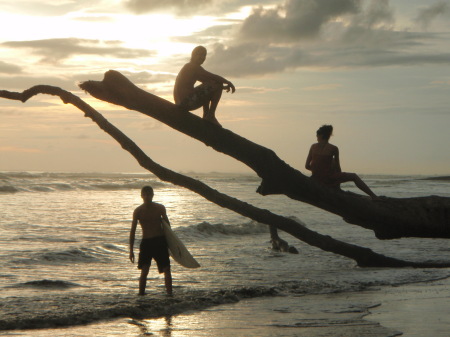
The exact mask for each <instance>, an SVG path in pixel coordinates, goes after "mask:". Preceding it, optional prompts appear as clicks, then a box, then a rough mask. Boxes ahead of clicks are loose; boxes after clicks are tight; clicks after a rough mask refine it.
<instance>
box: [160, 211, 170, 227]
mask: <svg viewBox="0 0 450 337" xmlns="http://www.w3.org/2000/svg"><path fill="white" fill-rule="evenodd" d="M161 217H162V218H163V219H164V220H165V221H166V222H167V223H168V224H169V227H171V225H170V221H169V217H168V216H167V212H166V208H165V207H164V206H162V209H161Z"/></svg>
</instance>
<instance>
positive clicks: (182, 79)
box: [173, 46, 236, 126]
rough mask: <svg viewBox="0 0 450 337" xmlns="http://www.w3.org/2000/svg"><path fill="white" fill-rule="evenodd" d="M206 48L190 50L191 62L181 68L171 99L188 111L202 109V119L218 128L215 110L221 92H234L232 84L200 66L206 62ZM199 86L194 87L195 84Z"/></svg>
mask: <svg viewBox="0 0 450 337" xmlns="http://www.w3.org/2000/svg"><path fill="white" fill-rule="evenodd" d="M206 54H207V51H206V48H205V47H203V46H197V47H195V48H194V50H192V54H191V60H190V61H189V63H186V64H185V65H184V66H183V68H181V70H180V72H179V73H178V76H177V78H176V80H175V86H174V89H173V98H174V100H175V104H176V105H179V106H181V107H183V108H185V109H187V110H188V111H192V110H196V109H198V108H200V107H203V119H205V120H207V121H209V122H211V123H214V124H216V125H219V126H220V123H219V121H218V120H217V118H216V108H217V105H218V104H219V101H220V98H221V97H222V90H226V91H227V92H229V91H230V90H231V92H232V93H234V92H235V91H236V88H235V87H234V85H233V83H231V82H230V81H228V80H227V79H225V78H223V77H222V76H219V75H216V74H213V73H210V72H208V71H206V70H205V69H203V67H202V66H201V65H202V64H203V62H205V60H206ZM197 81H198V82H201V84H200V85H198V86H196V87H194V85H195V83H196V82H197Z"/></svg>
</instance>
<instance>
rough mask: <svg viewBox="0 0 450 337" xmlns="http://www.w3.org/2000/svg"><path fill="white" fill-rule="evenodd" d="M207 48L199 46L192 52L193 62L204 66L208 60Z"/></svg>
mask: <svg viewBox="0 0 450 337" xmlns="http://www.w3.org/2000/svg"><path fill="white" fill-rule="evenodd" d="M206 53H207V52H206V48H205V47H203V46H197V47H195V48H194V49H193V50H192V54H191V61H192V62H194V63H197V64H202V63H203V62H205V60H206Z"/></svg>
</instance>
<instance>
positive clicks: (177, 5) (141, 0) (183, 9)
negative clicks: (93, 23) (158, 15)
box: [123, 0, 273, 17]
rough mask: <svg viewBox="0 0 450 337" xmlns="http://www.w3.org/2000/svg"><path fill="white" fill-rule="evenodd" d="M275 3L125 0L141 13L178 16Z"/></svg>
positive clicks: (260, 0) (221, 12)
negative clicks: (167, 13) (164, 13)
mask: <svg viewBox="0 0 450 337" xmlns="http://www.w3.org/2000/svg"><path fill="white" fill-rule="evenodd" d="M265 4H269V5H270V4H273V0H123V5H124V7H125V8H127V9H128V10H130V11H131V12H132V13H134V14H137V15H140V14H145V13H151V12H170V13H173V14H176V15H178V16H194V15H216V16H222V17H223V16H225V15H226V14H228V13H235V12H237V11H239V10H240V9H241V8H242V7H245V6H254V5H258V6H262V5H265Z"/></svg>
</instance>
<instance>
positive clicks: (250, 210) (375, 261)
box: [0, 85, 450, 268]
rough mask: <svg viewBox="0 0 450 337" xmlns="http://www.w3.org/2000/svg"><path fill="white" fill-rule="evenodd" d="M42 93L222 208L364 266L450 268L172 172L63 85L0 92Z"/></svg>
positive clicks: (164, 176) (154, 169)
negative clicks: (344, 237) (351, 240)
mask: <svg viewBox="0 0 450 337" xmlns="http://www.w3.org/2000/svg"><path fill="white" fill-rule="evenodd" d="M40 93H44V94H48V95H54V96H59V97H60V98H61V99H62V101H63V102H64V103H70V104H72V105H74V106H75V107H77V108H78V109H80V110H81V111H83V112H84V113H85V116H86V117H89V118H90V119H92V120H93V121H94V122H95V123H96V124H97V125H98V126H99V127H100V128H101V129H102V130H104V131H105V132H106V133H108V134H109V135H110V136H111V137H113V138H114V139H115V140H116V141H117V142H118V143H119V144H120V145H121V146H122V148H123V149H125V150H126V151H128V152H129V153H130V154H131V155H132V156H133V157H134V158H135V159H136V160H137V161H138V162H139V164H140V165H141V166H142V167H143V168H145V169H147V170H149V171H150V172H152V173H153V174H155V175H156V176H157V177H158V178H159V179H161V180H163V181H168V182H171V183H173V184H175V185H179V186H182V187H185V188H187V189H189V190H191V191H193V192H195V193H198V194H200V195H201V196H203V197H204V198H205V199H207V200H209V201H211V202H213V203H215V204H217V205H219V206H221V207H224V208H227V209H230V210H232V211H234V212H236V213H238V214H241V215H243V216H245V217H248V218H250V219H252V220H255V221H257V222H260V223H264V224H267V225H272V226H275V227H277V228H279V229H281V230H283V231H285V232H287V233H289V234H291V235H293V236H294V237H296V238H298V239H300V240H302V241H304V242H306V243H308V244H310V245H312V246H315V247H318V248H320V249H323V250H325V251H329V252H332V253H335V254H339V255H343V256H346V257H348V258H351V259H354V260H355V261H356V263H357V264H358V265H359V266H361V267H408V266H409V267H420V268H427V267H431V268H440V267H442V268H444V267H445V268H446V267H449V266H450V263H419V262H408V261H403V260H399V259H395V258H390V257H386V256H383V255H380V254H377V253H374V252H373V251H372V250H370V249H368V248H364V247H359V246H356V245H352V244H348V243H345V242H342V241H339V240H335V239H333V238H331V237H329V236H326V235H322V234H319V233H316V232H314V231H311V230H310V229H308V228H306V227H305V226H303V225H301V224H300V223H298V222H296V221H294V220H292V219H289V218H286V217H283V216H280V215H277V214H274V213H272V212H270V211H268V210H265V209H260V208H257V207H255V206H252V205H250V204H248V203H245V202H243V201H240V200H238V199H236V198H232V197H230V196H228V195H226V194H223V193H220V192H218V191H217V190H214V189H212V188H211V187H209V186H208V185H206V184H204V183H203V182H201V181H198V180H196V179H193V178H191V177H187V176H184V175H182V174H179V173H176V172H174V171H171V170H169V169H167V168H165V167H163V166H161V165H159V164H157V163H156V162H154V161H153V160H152V159H151V158H150V157H148V156H147V155H146V154H145V153H144V152H143V151H142V150H141V149H140V148H139V147H138V146H137V145H136V144H135V143H134V142H133V141H132V140H131V139H130V138H128V137H127V136H126V135H125V134H124V133H122V132H121V131H120V130H119V129H118V128H117V127H115V126H114V125H113V124H111V123H110V122H108V120H106V119H105V118H104V117H103V116H102V115H101V114H100V113H99V112H97V111H96V110H95V109H94V108H92V107H91V106H90V105H89V104H87V103H86V102H84V101H83V100H81V99H80V98H79V97H78V96H75V95H73V94H72V93H70V92H67V91H65V90H63V89H61V88H58V87H53V86H45V85H40V86H35V87H32V88H30V89H28V90H26V91H24V92H23V93H15V92H9V91H4V90H2V91H0V97H4V98H9V99H15V100H20V101H22V102H26V101H27V100H28V99H29V98H31V97H32V96H34V95H37V94H40Z"/></svg>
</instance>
